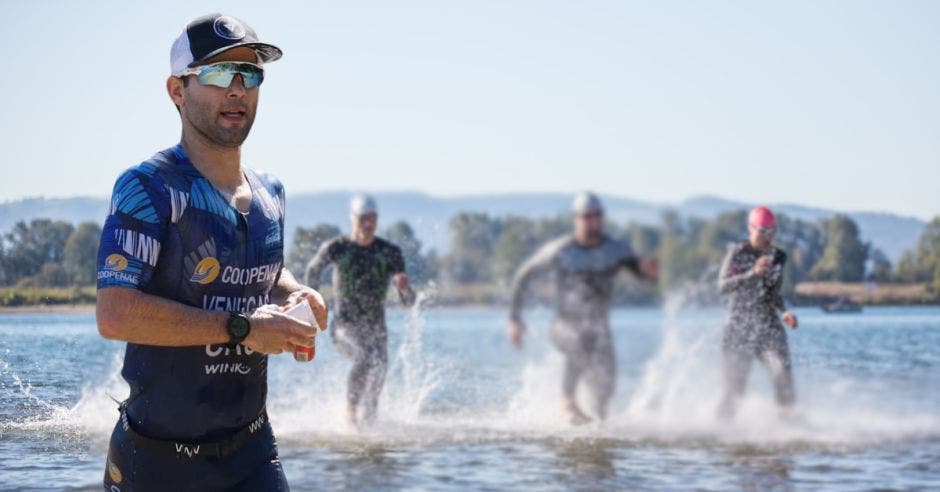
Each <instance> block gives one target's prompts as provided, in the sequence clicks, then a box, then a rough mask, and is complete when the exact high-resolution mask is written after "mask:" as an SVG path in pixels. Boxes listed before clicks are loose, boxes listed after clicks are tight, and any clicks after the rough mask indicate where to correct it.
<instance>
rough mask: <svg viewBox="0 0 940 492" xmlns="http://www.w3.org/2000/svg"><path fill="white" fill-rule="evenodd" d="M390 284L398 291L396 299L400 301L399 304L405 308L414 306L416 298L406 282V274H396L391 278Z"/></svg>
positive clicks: (409, 284)
mask: <svg viewBox="0 0 940 492" xmlns="http://www.w3.org/2000/svg"><path fill="white" fill-rule="evenodd" d="M392 284H393V285H395V288H396V289H397V290H398V298H399V299H401V303H402V304H404V305H405V306H407V307H411V306H414V303H415V300H416V299H417V298H418V296H417V295H416V294H415V291H414V290H413V289H412V288H411V283H410V282H409V281H408V274H407V273H405V272H399V273H396V274H395V275H393V276H392Z"/></svg>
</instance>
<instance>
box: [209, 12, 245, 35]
mask: <svg viewBox="0 0 940 492" xmlns="http://www.w3.org/2000/svg"><path fill="white" fill-rule="evenodd" d="M212 30H213V31H215V33H216V34H217V35H218V36H219V37H221V38H225V39H242V38H244V37H245V26H244V24H242V23H241V22H239V21H238V20H237V19H234V18H232V17H229V16H227V15H223V16H221V17H219V18H218V19H216V20H215V22H213V23H212Z"/></svg>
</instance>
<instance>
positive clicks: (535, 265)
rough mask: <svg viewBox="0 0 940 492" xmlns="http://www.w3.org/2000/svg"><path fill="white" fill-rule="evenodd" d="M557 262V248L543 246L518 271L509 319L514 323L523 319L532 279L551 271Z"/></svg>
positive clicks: (514, 278)
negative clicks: (524, 304)
mask: <svg viewBox="0 0 940 492" xmlns="http://www.w3.org/2000/svg"><path fill="white" fill-rule="evenodd" d="M554 260H555V248H554V247H553V245H551V244H549V245H546V246H543V247H542V249H540V250H538V251H537V252H536V253H535V254H534V255H532V256H531V257H529V259H528V260H526V261H525V263H523V264H522V266H521V267H519V270H518V271H516V275H515V277H513V281H512V294H511V304H510V311H509V317H510V319H512V320H514V321H519V320H521V319H522V304H523V300H524V299H525V293H526V290H527V289H528V287H529V284H530V283H531V282H532V279H534V278H535V277H537V276H539V275H541V274H543V273H545V272H548V271H549V270H551V266H552V263H553V262H554Z"/></svg>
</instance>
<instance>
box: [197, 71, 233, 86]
mask: <svg viewBox="0 0 940 492" xmlns="http://www.w3.org/2000/svg"><path fill="white" fill-rule="evenodd" d="M234 78H235V72H223V71H220V70H204V71H201V72H199V74H198V75H196V80H197V81H198V82H199V85H214V86H216V87H221V88H223V89H224V88H226V87H228V86H230V85H232V79H234Z"/></svg>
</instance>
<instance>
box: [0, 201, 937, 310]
mask: <svg viewBox="0 0 940 492" xmlns="http://www.w3.org/2000/svg"><path fill="white" fill-rule="evenodd" d="M746 219H747V214H746V212H745V211H743V210H741V211H734V212H727V213H724V214H722V215H720V216H718V217H716V218H715V219H713V220H704V219H699V218H682V217H680V216H678V215H677V214H675V213H666V214H664V216H663V217H662V220H661V222H660V224H659V225H657V226H650V225H641V224H635V223H630V224H619V223H615V222H613V221H610V220H609V221H608V224H607V231H608V234H610V235H611V236H614V237H620V238H623V239H625V240H627V241H629V243H630V244H631V246H632V248H633V250H634V251H635V252H636V253H638V254H655V255H657V256H658V257H659V258H660V262H661V265H662V271H661V283H660V288H662V289H666V290H668V289H672V288H675V287H678V286H681V285H682V284H684V283H689V282H700V281H705V282H710V281H712V280H713V277H714V275H716V274H717V270H718V265H719V264H720V262H721V260H722V258H723V256H724V254H725V251H726V247H727V245H728V244H729V243H733V242H736V241H743V240H745V239H746V230H747V229H746ZM778 222H779V232H778V235H777V239H776V243H777V244H778V245H779V246H780V247H781V248H783V249H784V250H785V251H786V252H787V254H788V257H789V261H788V262H787V271H786V279H787V280H786V285H785V287H784V288H785V289H787V290H792V288H793V286H794V285H795V284H796V283H799V282H803V281H823V280H834V281H842V282H860V281H875V282H918V283H926V284H928V286H929V288H930V289H931V291H932V292H933V293H935V294H940V217H937V218H935V219H933V220H932V221H931V222H930V223H928V224H927V226H926V227H925V228H924V231H923V233H922V234H921V236H920V239H919V240H918V242H917V244H916V245H915V246H914V247H913V248H912V249H911V250H909V251H907V252H905V253H904V255H903V256H902V257H901V258H900V259H899V261H898V263H897V265H892V264H891V262H890V261H889V259H888V258H887V256H886V255H885V254H884V252H882V251H881V250H879V249H877V248H873V247H872V245H871V244H869V243H867V242H864V241H862V239H861V237H860V234H859V229H858V225H857V224H856V223H855V222H854V221H853V220H852V219H851V218H850V217H848V216H845V215H835V216H833V217H830V218H828V219H826V220H824V221H821V222H807V221H803V220H799V219H793V218H790V217H786V216H783V215H780V216H778ZM449 230H450V246H449V249H448V250H447V251H446V252H444V253H443V254H438V252H437V251H435V250H434V249H427V248H425V247H424V245H423V244H422V242H421V241H420V240H419V239H418V238H417V237H416V236H415V233H414V230H413V229H412V227H411V226H410V225H409V224H408V223H407V222H404V221H399V222H395V223H393V224H392V225H390V226H389V227H387V228H385V229H383V230H382V231H380V235H381V236H383V237H385V238H386V239H388V240H390V241H391V242H393V243H395V244H397V245H398V246H399V247H401V248H402V252H403V254H404V256H405V259H406V261H407V266H408V273H409V275H410V276H411V277H412V279H413V280H414V281H415V282H417V283H419V284H420V283H425V282H428V281H431V280H435V281H438V282H442V283H454V284H494V285H506V284H508V282H509V281H510V280H511V278H512V275H513V273H514V272H515V270H516V268H518V266H519V265H520V264H521V263H522V261H524V260H525V258H526V257H528V256H529V255H531V254H532V253H533V252H534V251H535V250H536V249H537V248H538V247H539V246H540V245H542V244H544V243H545V242H547V241H549V240H551V239H552V238H555V237H557V236H560V235H562V234H566V233H568V232H569V231H570V230H571V219H570V217H568V216H557V217H552V218H543V219H531V218H526V217H519V216H506V217H492V216H489V215H487V214H482V213H469V212H466V213H460V214H458V215H456V216H454V217H453V218H452V219H451V220H450V223H449ZM339 234H341V231H340V229H339V228H338V227H337V226H336V225H333V224H320V225H317V226H314V227H298V228H297V229H296V231H295V233H294V235H293V241H292V243H291V245H290V246H289V248H288V251H287V257H286V266H287V267H288V268H289V269H290V270H291V271H292V272H294V273H295V274H296V275H298V276H299V277H301V278H302V276H303V273H304V267H305V266H306V263H307V262H308V261H309V260H310V258H312V257H313V255H314V254H315V252H316V250H317V248H319V246H320V245H321V244H322V243H323V242H324V241H326V240H328V239H330V238H332V237H334V236H337V235H339ZM100 237H101V226H100V225H99V224H97V223H95V222H84V223H81V224H79V225H78V226H74V225H72V224H69V223H67V222H63V221H52V220H49V219H35V220H32V221H30V222H28V223H27V222H19V223H17V224H16V225H15V226H14V227H13V228H12V230H10V231H8V232H6V233H4V234H3V235H2V236H0V285H3V286H15V287H19V288H29V287H68V286H74V285H92V284H94V283H95V277H96V272H95V263H96V257H97V249H98V241H99V239H100Z"/></svg>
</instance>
